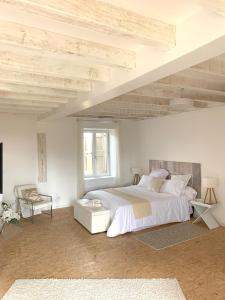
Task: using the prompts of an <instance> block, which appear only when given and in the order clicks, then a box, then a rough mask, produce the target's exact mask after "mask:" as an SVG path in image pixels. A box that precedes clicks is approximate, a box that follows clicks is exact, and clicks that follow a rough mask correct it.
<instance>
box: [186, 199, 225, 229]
mask: <svg viewBox="0 0 225 300" xmlns="http://www.w3.org/2000/svg"><path fill="white" fill-rule="evenodd" d="M191 204H192V205H193V206H194V208H195V209H196V211H197V213H198V214H199V216H198V217H197V218H196V219H195V220H194V222H193V224H194V223H196V222H199V221H200V220H201V219H202V220H203V221H204V222H205V224H206V225H207V226H208V228H209V229H214V228H217V227H219V226H220V225H219V223H218V222H217V221H216V219H215V218H214V216H213V215H212V211H213V210H214V209H215V208H216V206H217V204H207V203H204V202H203V200H202V199H196V200H195V201H191Z"/></svg>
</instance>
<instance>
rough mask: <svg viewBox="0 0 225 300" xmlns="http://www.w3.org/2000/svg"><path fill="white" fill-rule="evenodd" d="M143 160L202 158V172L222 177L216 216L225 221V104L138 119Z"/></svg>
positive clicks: (140, 149)
mask: <svg viewBox="0 0 225 300" xmlns="http://www.w3.org/2000/svg"><path fill="white" fill-rule="evenodd" d="M138 126H139V137H140V145H141V147H140V148H139V151H138V157H139V164H140V166H141V167H142V168H143V169H144V171H145V172H148V160H149V159H159V160H160V159H162V160H174V161H187V162H198V163H201V165H202V176H203V177H204V176H215V177H217V178H218V179H219V186H218V188H217V189H216V193H217V196H218V200H219V206H218V208H217V209H216V210H215V216H216V218H217V219H218V221H220V222H221V223H222V224H223V225H225V137H224V133H225V107H218V108H211V109H205V110H201V111H195V112H189V113H182V114H178V115H176V116H175V115H173V116H168V117H162V118H156V119H151V120H145V121H140V122H138Z"/></svg>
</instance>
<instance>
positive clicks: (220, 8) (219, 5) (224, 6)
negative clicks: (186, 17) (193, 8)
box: [198, 0, 225, 16]
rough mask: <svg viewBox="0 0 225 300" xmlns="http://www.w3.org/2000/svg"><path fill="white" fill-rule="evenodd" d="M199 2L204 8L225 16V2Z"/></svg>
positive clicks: (214, 0) (212, 0)
mask: <svg viewBox="0 0 225 300" xmlns="http://www.w3.org/2000/svg"><path fill="white" fill-rule="evenodd" d="M198 2H199V3H200V4H201V5H202V6H203V7H204V8H206V9H208V10H211V11H214V12H215V13H217V14H219V15H222V16H225V0H198Z"/></svg>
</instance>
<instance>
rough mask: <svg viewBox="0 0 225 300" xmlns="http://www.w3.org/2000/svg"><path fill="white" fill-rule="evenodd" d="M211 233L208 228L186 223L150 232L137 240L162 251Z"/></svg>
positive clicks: (139, 236)
mask: <svg viewBox="0 0 225 300" xmlns="http://www.w3.org/2000/svg"><path fill="white" fill-rule="evenodd" d="M209 232H211V231H210V230H209V229H208V228H206V227H201V226H199V225H197V224H196V225H195V224H192V223H189V222H186V223H179V224H175V225H170V226H168V227H166V228H163V229H158V230H154V231H150V232H148V233H145V234H142V235H138V236H136V237H135V238H136V239H137V240H138V241H141V242H142V243H144V244H146V245H147V246H149V247H152V248H154V249H156V250H160V249H164V248H167V247H171V246H174V245H177V244H180V243H183V242H186V241H188V240H192V239H195V238H197V237H200V236H202V235H205V234H208V233H209Z"/></svg>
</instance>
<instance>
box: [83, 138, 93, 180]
mask: <svg viewBox="0 0 225 300" xmlns="http://www.w3.org/2000/svg"><path fill="white" fill-rule="evenodd" d="M92 145H93V133H92V132H84V175H85V176H90V175H92V174H93V149H92Z"/></svg>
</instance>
